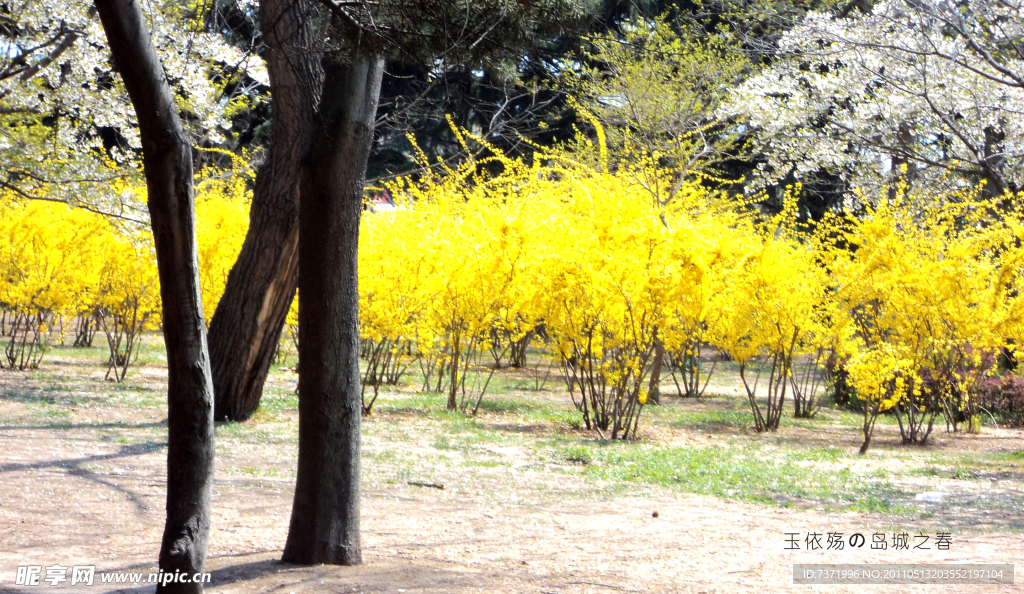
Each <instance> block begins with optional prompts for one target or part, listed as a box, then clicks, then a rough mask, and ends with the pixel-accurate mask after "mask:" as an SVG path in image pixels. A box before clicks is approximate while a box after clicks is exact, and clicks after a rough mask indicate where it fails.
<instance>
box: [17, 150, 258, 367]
mask: <svg viewBox="0 0 1024 594" xmlns="http://www.w3.org/2000/svg"><path fill="white" fill-rule="evenodd" d="M239 169H242V171H235V170H234V169H232V168H228V169H213V168H210V169H207V170H204V171H203V172H201V174H200V175H199V176H198V179H197V183H196V190H197V191H196V212H197V218H198V223H197V233H198V243H199V265H200V273H201V275H202V279H201V280H202V293H203V301H204V310H205V311H206V312H207V314H208V315H209V314H212V313H213V310H214V308H215V307H216V304H217V301H218V300H219V299H220V295H221V294H222V293H223V292H224V286H225V283H226V282H227V274H228V271H229V270H230V269H231V266H232V264H234V260H235V258H236V257H237V256H238V252H239V250H240V249H241V245H242V241H243V240H244V238H245V232H246V230H247V227H248V225H247V223H248V210H249V200H250V195H249V191H248V189H247V185H246V177H245V175H243V174H248V169H247V168H245V167H244V164H243V166H242V167H239ZM113 190H114V191H115V192H121V193H124V194H134V195H135V199H136V200H139V199H144V197H145V188H144V187H135V186H124V187H121V186H120V185H118V184H117V183H116V182H115V183H114V184H113ZM159 319H160V284H159V279H158V276H157V269H156V255H155V251H154V247H153V238H152V234H151V232H150V230H149V228H148V226H146V225H142V224H138V223H133V222H130V221H124V220H119V219H115V218H106V217H103V216H101V215H98V214H95V213H92V212H87V211H84V210H80V209H75V208H72V207H69V206H67V205H65V204H61V203H53V202H40V201H31V200H30V201H25V200H21V199H20V198H19V197H18V196H15V195H9V194H5V195H2V196H0V336H2V337H3V341H4V343H5V345H4V348H5V350H4V357H3V358H2V359H0V365H2V366H7V367H10V368H17V369H27V368H34V367H37V366H38V365H39V363H40V361H41V358H42V356H43V354H44V353H45V351H46V349H47V347H48V345H49V342H50V340H51V334H53V331H54V330H55V329H56V328H58V327H59V328H60V333H61V334H63V332H64V329H65V326H66V324H65V321H69V322H71V321H77V324H76V333H77V334H78V336H76V338H75V344H76V345H79V346H89V345H91V343H92V335H93V334H94V333H95V332H97V331H102V332H103V334H104V335H105V337H106V339H107V343H108V347H109V358H108V360H107V364H108V368H107V377H113V378H114V379H116V380H117V381H121V380H123V379H124V376H125V373H127V369H128V367H129V366H130V365H131V363H132V362H133V360H134V359H135V358H136V357H137V356H138V349H137V347H138V344H139V343H138V341H139V339H140V337H141V335H142V332H144V331H145V330H148V329H153V328H156V327H157V325H158V323H159ZM60 339H61V340H63V336H60Z"/></svg>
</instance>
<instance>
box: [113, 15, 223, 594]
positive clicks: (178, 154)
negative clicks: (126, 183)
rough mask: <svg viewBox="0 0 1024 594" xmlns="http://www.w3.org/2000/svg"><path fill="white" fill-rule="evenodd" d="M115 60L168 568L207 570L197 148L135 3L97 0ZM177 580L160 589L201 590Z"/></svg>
mask: <svg viewBox="0 0 1024 594" xmlns="http://www.w3.org/2000/svg"><path fill="white" fill-rule="evenodd" d="M96 7H97V9H98V10H99V13H100V19H101V20H102V22H103V29H104V31H105V32H106V34H107V40H108V43H109V45H110V50H111V52H112V53H113V56H114V64H115V65H116V66H117V69H118V71H119V72H120V73H121V78H122V79H124V84H125V88H126V89H127V91H128V95H129V96H130V97H131V100H132V105H134V106H135V112H136V115H137V117H138V121H139V131H140V137H141V139H142V156H143V159H142V161H143V165H144V168H145V174H146V187H147V189H148V192H149V214H150V219H151V220H152V225H153V238H154V241H155V243H156V255H157V269H158V272H159V275H160V296H161V298H162V300H163V319H162V322H163V329H164V342H165V344H166V346H167V368H168V382H167V383H168V386H167V410H168V414H167V425H168V446H167V521H166V523H165V525H164V535H163V541H162V543H161V545H160V569H161V570H162V571H163V572H165V573H168V572H169V573H171V574H173V573H175V572H181V573H185V574H188V575H189V576H193V575H195V574H196V573H199V572H201V571H202V570H203V565H204V563H205V561H206V545H207V539H208V538H209V531H210V487H211V478H212V474H213V451H214V450H213V385H212V383H211V379H210V362H209V357H208V353H207V347H206V326H205V324H204V322H203V305H202V298H201V296H200V291H199V257H198V251H197V248H196V221H195V204H194V195H193V188H192V148H191V146H190V145H189V142H188V140H187V138H186V136H185V132H184V130H183V129H182V126H181V120H180V119H179V118H178V108H177V106H176V105H175V103H174V97H173V95H172V94H171V89H170V87H169V86H168V84H167V78H166V76H165V74H164V71H163V67H162V66H161V64H160V59H159V57H158V56H157V54H156V50H155V49H154V47H153V43H152V40H151V39H150V37H149V28H148V25H147V24H146V21H145V18H144V17H143V15H142V11H141V10H140V8H139V5H138V4H137V3H136V2H135V0H97V1H96ZM202 589H203V587H202V583H197V584H193V583H181V582H178V583H168V584H166V585H164V584H161V585H158V586H157V592H161V593H165V592H201V591H202Z"/></svg>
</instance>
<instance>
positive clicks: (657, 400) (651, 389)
mask: <svg viewBox="0 0 1024 594" xmlns="http://www.w3.org/2000/svg"><path fill="white" fill-rule="evenodd" d="M664 358H665V343H663V342H661V338H657V337H655V339H654V361H652V362H651V378H650V381H649V383H648V384H647V402H648V404H661V363H662V360H663V359H664Z"/></svg>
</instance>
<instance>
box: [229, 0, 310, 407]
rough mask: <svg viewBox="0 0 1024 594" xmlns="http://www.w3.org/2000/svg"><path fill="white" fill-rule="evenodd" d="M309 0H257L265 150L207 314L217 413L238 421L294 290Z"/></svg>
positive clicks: (258, 388)
mask: <svg viewBox="0 0 1024 594" xmlns="http://www.w3.org/2000/svg"><path fill="white" fill-rule="evenodd" d="M314 17H315V10H314V8H313V5H312V3H310V2H307V1H301V0H300V1H298V2H292V1H290V0H262V2H261V3H260V20H261V22H262V23H263V41H264V43H265V44H266V46H267V54H266V58H267V71H268V73H269V75H270V86H271V90H272V93H273V104H272V106H273V131H272V138H271V146H270V154H269V155H268V157H267V161H266V164H265V165H264V166H263V168H262V169H261V170H260V173H259V176H258V177H257V180H256V191H255V192H254V194H253V200H252V208H251V210H250V213H249V231H248V233H247V234H246V237H245V242H244V243H243V244H242V250H241V252H240V253H239V255H238V260H237V261H236V262H235V265H234V266H233V267H232V268H231V273H230V274H229V275H228V282H227V286H226V287H225V289H224V295H223V297H221V300H220V303H219V304H218V305H217V311H216V313H215V314H214V316H213V318H212V320H211V321H210V363H211V367H212V370H213V387H214V392H215V394H216V406H215V411H214V415H215V417H216V419H217V420H218V421H244V420H246V419H248V418H249V417H250V416H252V414H253V413H254V412H256V409H257V408H259V405H260V397H261V396H262V394H263V383H264V381H265V380H266V377H267V372H268V371H269V369H270V364H271V362H272V359H273V355H274V350H275V347H276V346H277V343H278V340H280V337H281V329H282V327H283V326H284V322H285V318H286V317H287V315H288V307H289V306H290V305H291V302H292V298H293V297H294V295H295V282H296V272H297V270H298V264H299V253H298V247H299V243H298V242H299V218H298V217H299V203H298V200H299V176H300V170H301V165H302V158H303V157H304V156H305V154H306V151H307V150H308V147H309V142H310V138H311V135H312V130H313V114H314V110H315V106H316V103H317V100H318V98H319V94H320V86H321V84H322V81H323V71H322V70H321V68H320V64H319V61H318V60H317V58H316V52H315V51H314V49H313V48H314V47H315V45H316V43H315V37H316V28H315V24H316V19H315V18H314Z"/></svg>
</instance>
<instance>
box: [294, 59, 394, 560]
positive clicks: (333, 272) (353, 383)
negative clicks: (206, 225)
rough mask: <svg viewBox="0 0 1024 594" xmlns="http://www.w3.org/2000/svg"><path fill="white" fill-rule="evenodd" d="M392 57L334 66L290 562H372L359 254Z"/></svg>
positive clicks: (302, 373)
mask: <svg viewBox="0 0 1024 594" xmlns="http://www.w3.org/2000/svg"><path fill="white" fill-rule="evenodd" d="M383 71H384V62H383V60H381V59H379V58H375V57H370V56H365V55H362V54H359V53H355V55H353V56H352V58H351V60H350V61H349V63H347V64H343V65H342V64H330V65H328V66H327V67H326V68H325V80H324V89H323V94H322V96H321V101H320V106H319V109H318V115H317V129H316V133H315V134H316V136H315V141H314V143H313V145H312V146H311V148H310V151H309V154H308V156H307V158H306V159H305V162H304V166H303V173H302V190H301V191H302V202H301V204H300V208H299V236H300V242H299V267H300V268H301V270H302V274H301V275H300V276H299V336H300V343H299V467H298V478H297V481H296V485H295V501H294V505H293V506H292V517H291V524H290V526H289V529H288V539H287V542H286V544H285V548H284V555H283V557H282V558H283V560H284V561H286V562H290V563H303V564H316V563H330V564H341V565H356V564H359V563H362V552H361V548H360V539H359V497H360V487H359V472H360V444H359V440H360V417H361V406H362V398H361V394H360V389H359V292H358V286H357V278H358V275H357V253H358V246H359V217H360V214H361V212H362V199H363V184H364V182H365V176H366V162H367V158H368V156H369V152H370V146H371V143H372V141H373V124H374V118H375V116H376V111H377V101H378V98H379V95H380V84H381V76H382V74H383Z"/></svg>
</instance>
